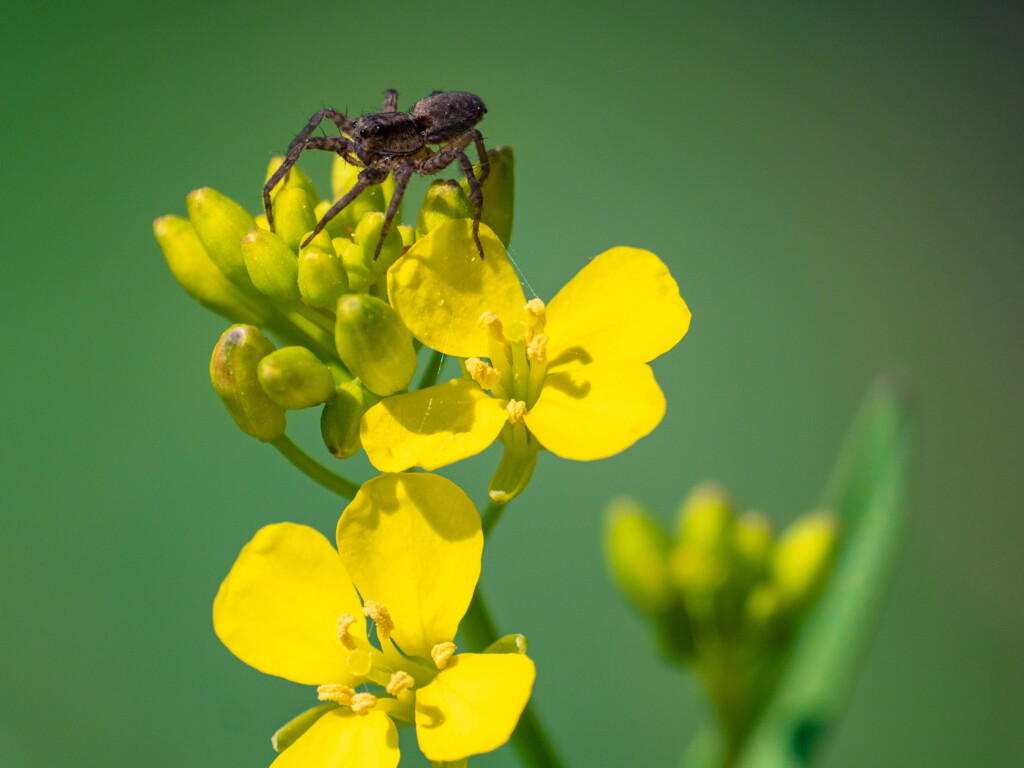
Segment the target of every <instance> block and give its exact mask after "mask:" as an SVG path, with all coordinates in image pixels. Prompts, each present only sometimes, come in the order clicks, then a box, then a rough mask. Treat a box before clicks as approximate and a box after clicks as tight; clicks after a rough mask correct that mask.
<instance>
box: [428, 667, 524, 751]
mask: <svg viewBox="0 0 1024 768" xmlns="http://www.w3.org/2000/svg"><path fill="white" fill-rule="evenodd" d="M535 674H536V672H535V669H534V665H533V662H532V661H531V660H530V659H529V658H528V657H527V656H520V655H517V654H507V653H462V654H459V655H458V656H453V657H452V658H451V659H450V660H449V662H448V666H447V667H445V669H443V670H442V671H441V672H440V673H439V674H438V675H437V677H435V678H434V679H433V681H431V683H430V684H429V685H427V686H425V687H423V688H421V689H420V690H418V691H417V692H416V738H417V740H418V741H419V744H420V750H421V751H422V752H423V754H424V755H426V756H427V758H428V759H429V760H434V761H446V760H448V761H450V760H461V759H462V758H464V757H469V756H470V755H479V754H483V753H484V752H490V751H491V750H492V749H497V748H498V747H500V746H501V745H502V744H504V743H505V742H506V741H508V739H509V737H510V736H511V735H512V731H514V730H515V727H516V723H518V722H519V716H520V715H521V714H522V712H523V709H524V708H525V707H526V703H527V702H528V701H529V700H530V691H531V690H532V689H533V679H534V676H535Z"/></svg>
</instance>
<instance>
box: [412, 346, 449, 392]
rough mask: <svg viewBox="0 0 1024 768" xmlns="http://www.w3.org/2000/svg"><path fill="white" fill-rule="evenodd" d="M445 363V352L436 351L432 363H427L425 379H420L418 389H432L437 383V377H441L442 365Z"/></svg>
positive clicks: (431, 359) (431, 358) (424, 373)
mask: <svg viewBox="0 0 1024 768" xmlns="http://www.w3.org/2000/svg"><path fill="white" fill-rule="evenodd" d="M443 363H444V352H438V351H436V350H435V351H434V353H433V354H432V355H431V356H430V362H429V363H427V368H426V370H425V371H423V377H422V378H421V379H420V383H419V384H417V385H416V389H426V388H427V387H432V386H434V385H435V384H436V383H437V377H438V376H440V375H441V365H442V364H443Z"/></svg>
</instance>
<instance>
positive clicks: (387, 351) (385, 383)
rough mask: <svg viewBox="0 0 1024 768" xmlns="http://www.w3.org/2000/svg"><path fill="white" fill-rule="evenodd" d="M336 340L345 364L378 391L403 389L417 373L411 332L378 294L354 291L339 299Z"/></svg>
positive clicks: (375, 392) (389, 392) (364, 382)
mask: <svg viewBox="0 0 1024 768" xmlns="http://www.w3.org/2000/svg"><path fill="white" fill-rule="evenodd" d="M334 342H335V344H336V345H337V347H338V355H339V356H340V357H341V361H342V362H343V363H344V364H345V367H346V368H348V369H349V371H351V372H352V375H353V376H358V377H359V378H360V379H361V380H362V382H363V386H365V387H366V388H367V389H368V390H370V391H371V392H373V393H374V394H377V395H381V396H382V397H383V396H386V395H392V394H394V393H395V392H401V391H402V390H403V389H405V388H406V387H408V386H409V382H410V381H412V377H413V375H414V374H415V373H416V351H415V350H414V349H413V346H412V337H411V336H410V335H409V331H408V330H407V329H406V327H405V324H404V323H402V319H401V318H400V317H399V316H398V313H397V312H395V310H393V309H392V308H391V306H390V305H389V304H388V303H387V302H386V301H382V300H380V299H378V298H376V297H374V296H368V295H366V294H351V293H350V294H347V295H345V296H342V297H341V298H340V299H339V300H338V318H337V323H336V325H335V328H334Z"/></svg>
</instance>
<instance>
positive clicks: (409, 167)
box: [373, 160, 416, 261]
mask: <svg viewBox="0 0 1024 768" xmlns="http://www.w3.org/2000/svg"><path fill="white" fill-rule="evenodd" d="M414 170H416V166H415V164H414V163H413V161H410V160H406V161H405V162H403V163H402V164H401V165H399V166H398V167H397V168H396V169H395V192H394V194H393V195H392V196H391V202H390V203H388V212H387V213H385V214H384V226H383V227H381V230H380V240H378V241H377V249H376V250H375V251H374V252H373V260H374V261H376V260H377V257H378V256H380V249H381V246H383V245H384V238H385V237H387V234H388V230H390V229H391V221H392V219H394V218H395V214H397V213H398V206H399V205H401V204H402V195H404V194H405V185H406V184H408V183H409V178H410V177H411V176H412V174H413V171H414Z"/></svg>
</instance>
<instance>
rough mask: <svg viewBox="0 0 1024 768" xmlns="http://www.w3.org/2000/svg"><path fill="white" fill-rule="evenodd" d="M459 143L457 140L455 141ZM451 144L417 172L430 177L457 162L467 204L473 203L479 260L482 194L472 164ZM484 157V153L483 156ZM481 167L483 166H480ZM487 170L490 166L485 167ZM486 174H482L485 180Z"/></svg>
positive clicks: (457, 145)
mask: <svg viewBox="0 0 1024 768" xmlns="http://www.w3.org/2000/svg"><path fill="white" fill-rule="evenodd" d="M469 138H470V136H469V134H468V133H467V134H466V135H465V139H466V144H468V143H469V141H468V140H469ZM456 141H459V140H456ZM464 146H465V144H463V146H459V144H457V143H455V142H453V143H451V144H449V145H448V146H447V147H445V148H444V149H442V150H441V151H440V152H438V153H437V154H436V155H434V156H433V157H431V158H430V159H429V160H424V161H423V162H421V163H420V165H419V169H418V170H419V172H420V173H421V174H423V175H424V176H430V175H431V174H434V173H437V172H438V171H441V170H443V169H445V168H447V167H448V166H449V165H451V164H452V163H454V162H455V161H456V160H458V161H459V165H460V166H461V168H462V172H463V174H465V176H466V183H467V184H468V185H469V202H471V203H473V208H474V210H473V240H474V241H475V242H476V249H477V251H478V252H479V253H480V258H481V259H482V258H484V247H483V245H482V244H481V243H480V214H481V212H482V210H483V202H484V194H483V192H482V191H481V189H480V180H478V179H477V177H476V175H475V174H474V173H473V163H471V162H470V161H469V157H467V155H466V153H465V151H464V149H463V147H464ZM484 157H486V153H485V154H484ZM481 167H483V164H481ZM487 167H488V169H489V167H490V166H487ZM486 176H487V174H486V173H485V174H484V178H486Z"/></svg>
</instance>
